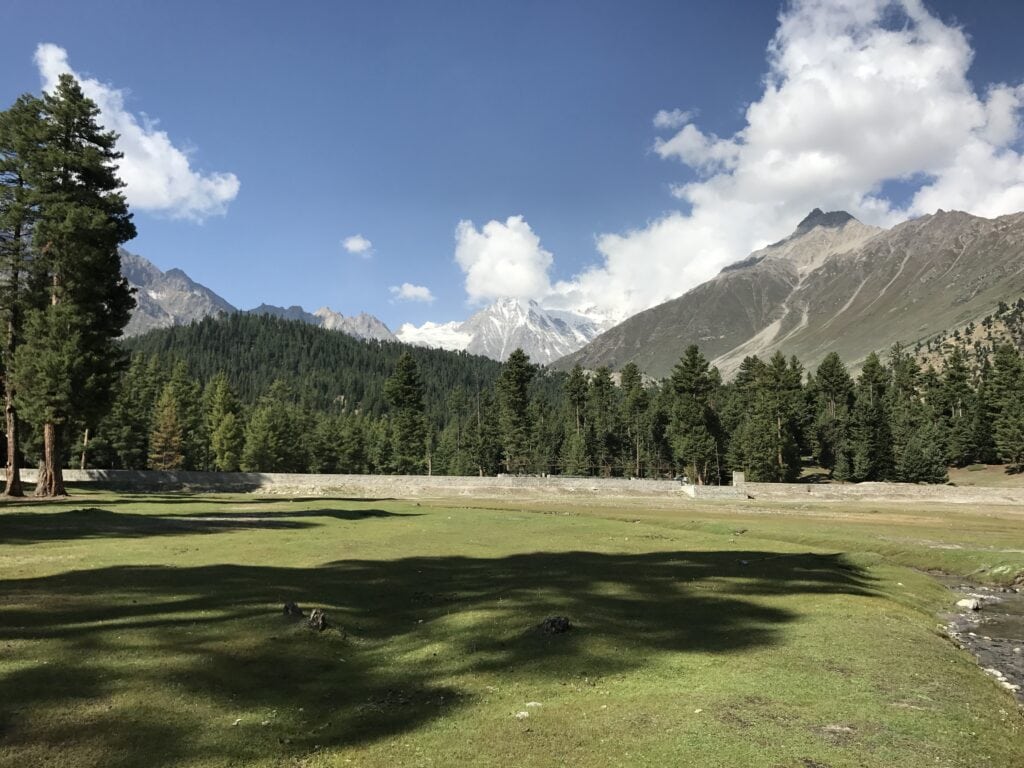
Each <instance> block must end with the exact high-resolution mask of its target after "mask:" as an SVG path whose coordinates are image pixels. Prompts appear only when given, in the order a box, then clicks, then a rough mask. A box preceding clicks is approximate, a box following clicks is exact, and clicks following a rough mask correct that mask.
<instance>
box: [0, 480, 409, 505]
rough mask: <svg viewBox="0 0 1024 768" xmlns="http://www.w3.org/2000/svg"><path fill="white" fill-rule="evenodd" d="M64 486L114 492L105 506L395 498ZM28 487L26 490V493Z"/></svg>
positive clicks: (86, 492) (86, 491)
mask: <svg viewBox="0 0 1024 768" xmlns="http://www.w3.org/2000/svg"><path fill="white" fill-rule="evenodd" d="M67 488H68V490H69V491H70V492H73V491H80V492H82V493H83V494H84V495H86V496H89V495H94V494H95V493H97V492H100V493H105V492H110V493H111V494H113V493H116V494H117V495H116V496H112V497H111V498H109V499H107V498H104V500H103V504H104V505H106V506H116V505H124V504H147V503H152V502H159V503H161V504H196V503H203V504H231V505H232V506H235V505H238V506H242V505H245V504H275V503H280V504H291V503H298V502H306V501H315V502H318V503H320V502H325V501H330V502H337V503H348V502H360V503H367V504H373V503H380V502H383V501H399V499H396V498H394V497H387V496H376V497H371V496H365V497H364V496H329V495H318V496H310V495H306V494H304V493H302V492H301V491H299V492H296V493H295V494H294V495H290V494H284V493H281V492H279V491H278V492H275V493H273V494H268V495H265V496H263V495H258V494H259V492H260V489H259V488H257V489H253V490H251V491H244V492H239V493H233V492H231V491H225V490H222V489H214V490H184V489H182V490H174V489H162V490H152V491H141V490H139V489H138V487H137V486H136V487H131V488H126V489H118V488H115V487H113V486H108V485H104V484H102V483H68V484H67ZM27 493H28V491H26V494H27ZM24 500H25V499H21V500H16V499H9V500H8V501H9V502H11V503H17V501H24ZM41 501H42V503H48V504H67V503H72V504H73V503H75V502H76V501H78V502H80V501H81V499H76V498H75V497H74V494H73V493H72V494H71V496H70V497H69V498H66V499H58V500H41Z"/></svg>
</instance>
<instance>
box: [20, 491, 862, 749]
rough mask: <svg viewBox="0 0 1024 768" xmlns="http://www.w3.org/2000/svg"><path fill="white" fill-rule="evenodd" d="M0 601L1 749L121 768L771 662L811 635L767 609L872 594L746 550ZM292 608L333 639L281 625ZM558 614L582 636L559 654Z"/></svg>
mask: <svg viewBox="0 0 1024 768" xmlns="http://www.w3.org/2000/svg"><path fill="white" fill-rule="evenodd" d="M334 512H335V511H332V510H329V511H327V512H326V513H323V512H316V511H313V512H302V513H296V514H297V515H300V514H301V516H305V517H316V516H318V515H327V516H330V515H332V514H334ZM373 512H374V511H372V510H371V513H373ZM108 514H109V513H108ZM353 514H355V515H361V514H363V511H354V512H353ZM385 514H386V513H385ZM232 517H234V516H232ZM260 517H262V515H261V516H260ZM146 519H147V520H148V521H150V522H152V517H151V516H150V517H147V518H146ZM176 519H177V518H176ZM343 519H348V518H343ZM193 522H198V521H193ZM250 522H255V521H250ZM0 594H4V595H6V598H5V599H4V601H3V603H0V645H2V646H5V647H7V648H15V649H16V650H15V651H14V660H15V662H16V663H15V664H14V665H12V667H11V668H12V669H13V670H14V671H13V672H10V673H8V674H7V675H6V677H5V678H4V679H2V680H0V687H2V689H3V690H4V692H5V695H4V697H3V700H2V703H0V750H3V749H8V750H14V751H13V752H12V754H22V755H32V756H36V755H47V754H50V753H49V752H46V750H54V749H56V750H62V751H63V753H64V754H65V756H66V755H67V754H75V753H76V752H77V751H78V750H80V749H85V748H86V747H87V748H88V751H89V752H90V754H93V755H95V754H100V755H102V759H100V760H98V761H95V760H93V761H91V762H90V760H83V762H84V763H89V764H103V765H107V766H113V767H114V768H124V767H126V766H134V765H146V766H166V765H172V764H175V763H177V762H180V760H181V759H182V758H183V752H185V753H187V755H188V757H190V758H191V759H200V758H206V759H210V760H212V761H216V760H220V761H225V760H226V761H228V762H229V763H232V764H235V763H241V762H245V761H247V760H256V759H268V758H272V757H273V756H275V755H276V756H278V757H280V758H281V759H287V758H292V757H295V758H297V757H300V756H301V755H304V754H309V753H311V752H313V751H316V750H317V749H320V748H322V747H341V746H351V745H358V744H362V743H369V742H373V741H376V740H380V739H385V738H388V737H392V736H395V735H398V734H401V733H404V732H409V731H413V730H415V729H417V728H418V727H421V726H423V725H425V724H426V723H428V722H431V721H433V720H435V719H438V718H443V717H444V716H446V715H447V714H450V713H453V712H455V711H457V710H458V709H460V708H461V707H463V706H466V705H468V704H469V703H471V702H473V701H475V700H477V699H478V698H480V697H484V696H486V695H487V694H486V690H485V689H486V685H485V684H486V683H492V682H493V683H495V684H499V683H500V684H503V683H504V681H506V680H508V679H509V678H510V677H511V678H515V679H519V680H523V679H525V680H527V681H529V680H533V681H536V682H538V683H544V684H551V683H552V682H556V681H557V682H564V683H566V684H567V685H575V684H577V683H579V681H581V680H584V679H587V680H592V679H595V678H598V679H600V678H601V677H605V676H609V675H615V674H618V673H625V672H629V671H630V670H635V669H639V668H641V667H643V666H644V665H646V664H647V663H648V660H649V659H651V658H652V657H654V656H656V655H659V654H664V653H688V652H710V653H720V654H729V653H735V652H740V651H744V650H747V649H753V648H758V647H770V646H772V645H775V644H778V643H780V642H781V632H780V630H781V629H782V627H783V626H784V625H786V624H788V623H791V622H795V621H799V620H800V618H801V616H800V614H799V613H797V612H795V611H794V610H787V609H783V608H780V607H777V606H776V605H772V604H770V601H763V600H761V599H760V598H763V597H767V596H775V595H788V596H799V595H808V594H822V595H828V594H853V595H870V594H872V592H871V585H870V580H869V578H868V577H867V576H866V575H865V574H864V573H863V572H861V571H860V570H858V569H857V568H856V567H854V566H853V565H851V564H850V563H848V562H847V561H845V560H844V558H843V557H842V556H841V555H811V554H784V555H777V554H772V553H763V552H754V551H738V550H735V551H715V552H690V551H675V552H654V553H641V554H602V553H595V552H585V551H564V552H531V553H524V554H514V555H508V556H503V557H495V558H486V557H464V556H439V557H408V558H402V559H397V560H346V561H337V562H332V563H329V564H327V565H323V566H320V567H313V568H290V567H279V566H269V565H268V566H252V565H209V566H202V567H181V568H177V567H170V566H124V567H109V568H98V569H93V570H80V571H73V572H67V573H64V574H59V575H54V576H48V577H42V578H28V579H8V580H5V581H3V582H0ZM289 600H290V601H295V602H297V603H298V604H299V605H301V606H303V607H305V608H310V607H315V606H316V607H323V608H325V609H326V610H327V612H328V615H329V617H330V620H331V622H332V625H333V628H332V629H330V630H328V631H326V632H323V633H320V634H318V633H315V632H313V631H312V630H310V629H308V628H307V627H306V626H305V624H304V622H302V621H298V620H291V619H288V618H287V617H285V616H283V615H282V612H281V605H282V603H284V602H285V601H289ZM800 602H801V601H800V600H799V599H797V600H794V601H793V602H792V603H791V604H792V605H794V606H797V605H799V604H800ZM548 615H564V616H568V617H570V619H571V620H572V622H573V624H574V629H573V630H572V631H570V632H568V633H566V634H560V635H547V634H544V633H543V632H541V631H540V630H539V629H537V625H538V623H539V622H540V621H541V620H542V619H543V618H545V617H546V616H548ZM22 641H30V642H28V643H24V642H22ZM36 648H45V649H46V650H45V651H43V652H40V651H38V650H33V649H36ZM19 654H23V656H22V655H19ZM236 721H237V722H236ZM83 745H84V746H83ZM40 750H43V751H42V752H40ZM0 754H2V752H0ZM22 762H25V760H24V759H23V760H22ZM29 762H31V760H29ZM74 763H75V761H74V760H71V761H70V762H69V763H68V764H74Z"/></svg>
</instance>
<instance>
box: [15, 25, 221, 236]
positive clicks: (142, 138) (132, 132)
mask: <svg viewBox="0 0 1024 768" xmlns="http://www.w3.org/2000/svg"><path fill="white" fill-rule="evenodd" d="M35 63H36V66H37V67H38V69H39V74H40V76H41V77H42V80H43V88H44V90H47V91H49V90H52V89H53V88H54V87H55V86H56V84H57V80H58V78H59V77H60V76H61V75H62V74H64V73H69V74H72V75H74V76H75V78H76V79H77V80H78V81H79V83H81V85H82V90H83V91H84V92H85V95H86V96H88V97H89V98H90V99H92V100H93V101H95V102H96V104H97V106H99V108H100V122H101V123H102V124H103V126H104V127H105V128H107V129H108V130H112V131H116V132H117V133H118V134H120V139H119V140H118V144H117V147H118V149H119V150H120V151H121V152H123V153H124V157H123V158H121V160H120V161H119V163H118V171H119V175H120V177H121V179H122V181H124V183H125V195H126V196H127V198H128V202H129V204H130V205H131V206H132V207H133V208H135V209H138V210H146V211H154V212H159V213H165V214H168V215H170V216H173V217H175V218H183V219H192V220H197V221H198V220H202V219H204V218H206V217H208V216H214V215H219V214H224V213H225V212H226V211H227V207H228V204H229V203H230V202H231V201H232V200H234V199H235V197H236V196H237V195H238V190H239V188H240V186H241V184H240V182H239V180H238V177H237V176H235V174H233V173H204V172H202V171H198V170H195V169H194V168H192V165H191V162H190V160H189V156H188V153H187V152H186V151H185V150H182V149H180V148H179V147H176V146H175V145H174V144H173V142H172V141H171V139H170V137H169V136H168V135H167V133H166V132H165V131H162V130H160V129H159V128H158V127H157V124H156V122H155V121H153V120H151V119H150V118H149V117H147V116H146V115H144V114H143V115H139V116H136V115H135V114H133V113H131V112H129V111H128V110H127V108H126V107H125V103H124V102H125V93H124V91H122V90H120V89H117V88H115V87H113V86H111V85H109V84H107V83H101V82H100V81H99V80H94V79H92V78H88V77H82V76H81V75H79V74H78V73H77V72H75V71H74V70H73V69H72V68H71V66H70V65H69V64H68V54H67V51H66V50H64V49H63V48H61V47H59V46H56V45H53V44H50V43H41V44H40V45H39V46H37V47H36V52H35Z"/></svg>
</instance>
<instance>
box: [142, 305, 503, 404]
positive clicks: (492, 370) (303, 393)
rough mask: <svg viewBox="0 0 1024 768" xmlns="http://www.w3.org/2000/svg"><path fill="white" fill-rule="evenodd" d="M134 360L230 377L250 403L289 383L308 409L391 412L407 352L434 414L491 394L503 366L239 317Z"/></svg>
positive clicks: (170, 335)
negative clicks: (393, 385)
mask: <svg viewBox="0 0 1024 768" xmlns="http://www.w3.org/2000/svg"><path fill="white" fill-rule="evenodd" d="M124 347H125V348H126V349H127V350H129V351H130V352H131V354H132V356H133V357H139V356H140V355H141V356H155V357H157V358H159V359H160V360H163V361H168V360H174V361H180V362H182V363H184V364H185V366H186V368H187V369H188V372H189V375H190V376H191V377H193V378H195V379H196V380H198V381H200V382H204V383H205V382H208V381H209V380H211V379H212V378H213V377H214V376H215V375H216V374H218V373H223V374H224V375H225V376H226V377H227V380H228V383H229V384H230V385H231V387H232V389H233V390H234V391H235V392H236V393H237V395H238V397H239V400H240V401H241V402H242V403H244V404H252V403H254V402H256V400H257V399H258V398H259V397H260V395H262V394H263V393H265V392H266V391H267V390H269V389H270V385H271V384H273V383H274V382H275V381H281V382H284V383H285V384H287V385H288V386H289V387H290V388H291V389H293V390H294V393H295V396H296V398H297V399H298V401H299V402H301V403H302V404H303V405H305V406H307V407H309V408H311V409H313V410H316V411H331V410H338V411H340V410H346V411H349V412H359V413H363V414H366V415H369V416H374V417H377V416H380V415H381V414H382V413H384V410H385V408H386V403H385V399H384V380H385V379H387V377H388V376H390V375H391V373H392V372H393V370H394V368H395V364H396V363H397V362H398V358H399V357H400V356H401V355H402V353H403V352H408V353H409V354H410V355H412V357H413V359H414V360H415V361H416V365H417V367H418V368H419V370H420V373H421V375H422V377H423V381H424V386H425V388H426V390H425V395H426V399H427V403H428V406H430V410H432V411H436V410H437V409H439V408H441V407H442V406H443V405H444V403H445V401H446V399H447V397H448V395H449V394H450V393H451V392H453V391H455V390H457V389H462V390H464V391H465V392H475V391H477V390H480V389H487V388H490V387H491V386H492V385H493V384H494V381H495V380H496V379H497V377H498V373H499V372H500V370H501V364H500V363H498V362H495V361H494V360H490V359H488V358H486V357H481V356H479V355H470V354H467V353H465V352H448V351H445V350H439V349H428V348H425V347H412V346H409V345H406V344H402V343H399V342H393V341H364V340H362V339H357V338H355V337H354V336H350V335H349V334H346V333H339V332H336V331H329V330H325V329H322V328H317V327H316V326H312V325H309V324H307V323H303V322H300V321H295V320H285V319H282V318H279V317H273V316H270V315H255V314H243V313H236V314H231V315H225V316H221V317H208V318H205V319H203V320H201V321H199V322H196V323H192V324H191V325H186V326H177V327H173V328H167V329H162V330H158V331H153V332H151V333H148V334H146V335H144V336H139V337H136V338H131V339H126V340H125V341H124Z"/></svg>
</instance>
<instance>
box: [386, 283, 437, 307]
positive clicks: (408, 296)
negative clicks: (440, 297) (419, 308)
mask: <svg viewBox="0 0 1024 768" xmlns="http://www.w3.org/2000/svg"><path fill="white" fill-rule="evenodd" d="M388 290H389V291H391V295H392V296H394V297H395V298H396V299H398V300H399V301H425V302H426V303H427V304H430V303H431V302H433V301H434V294H432V293H431V292H430V289H429V288H427V287H426V286H425V285H413V284H412V283H402V284H401V285H392V286H391V287H390V288H389V289H388Z"/></svg>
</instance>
